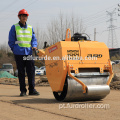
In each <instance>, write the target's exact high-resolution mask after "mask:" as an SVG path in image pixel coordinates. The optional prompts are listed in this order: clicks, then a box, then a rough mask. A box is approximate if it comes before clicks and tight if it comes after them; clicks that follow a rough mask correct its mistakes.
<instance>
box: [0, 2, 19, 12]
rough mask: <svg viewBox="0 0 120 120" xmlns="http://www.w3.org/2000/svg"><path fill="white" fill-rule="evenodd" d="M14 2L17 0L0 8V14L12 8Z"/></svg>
mask: <svg viewBox="0 0 120 120" xmlns="http://www.w3.org/2000/svg"><path fill="white" fill-rule="evenodd" d="M16 2H17V0H14V1H13V2H11V3H10V4H8V5H7V6H6V7H5V8H2V9H1V10H0V12H2V11H5V10H7V9H8V8H10V7H11V6H13V5H14V4H15V3H16Z"/></svg>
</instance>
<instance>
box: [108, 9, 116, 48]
mask: <svg viewBox="0 0 120 120" xmlns="http://www.w3.org/2000/svg"><path fill="white" fill-rule="evenodd" d="M115 10H116V9H114V10H113V11H112V12H108V11H106V12H107V14H108V15H109V16H110V19H109V20H108V21H107V22H110V25H109V27H108V29H109V35H108V47H109V48H116V47H118V43H117V39H116V33H115V27H116V26H114V25H113V21H114V20H115V19H114V18H113V16H114V14H115Z"/></svg>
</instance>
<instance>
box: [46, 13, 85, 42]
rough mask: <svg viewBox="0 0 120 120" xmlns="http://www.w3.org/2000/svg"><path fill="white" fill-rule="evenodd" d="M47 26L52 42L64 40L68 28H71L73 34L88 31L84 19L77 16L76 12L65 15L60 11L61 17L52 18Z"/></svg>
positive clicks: (49, 38)
mask: <svg viewBox="0 0 120 120" xmlns="http://www.w3.org/2000/svg"><path fill="white" fill-rule="evenodd" d="M47 27H48V32H47V36H48V40H49V43H50V44H54V43H56V42H58V41H61V40H64V39H65V34H66V30H67V28H70V29H71V34H72V35H73V34H74V33H76V32H79V33H84V32H85V31H86V27H85V26H84V24H83V21H82V19H79V18H78V17H77V18H76V17H75V15H74V14H72V15H71V16H69V17H68V16H66V17H65V16H64V15H63V14H62V13H60V14H59V17H58V18H57V19H53V20H51V22H50V23H49V25H48V26H47Z"/></svg>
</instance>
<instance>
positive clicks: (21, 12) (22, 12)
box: [18, 9, 29, 16]
mask: <svg viewBox="0 0 120 120" xmlns="http://www.w3.org/2000/svg"><path fill="white" fill-rule="evenodd" d="M21 14H26V15H27V16H29V14H28V12H27V11H26V10H25V9H22V10H20V11H19V13H18V16H19V15H21Z"/></svg>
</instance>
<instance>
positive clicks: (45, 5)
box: [0, 0, 120, 48]
mask: <svg viewBox="0 0 120 120" xmlns="http://www.w3.org/2000/svg"><path fill="white" fill-rule="evenodd" d="M118 4H120V0H1V2H0V5H1V7H0V38H1V40H0V45H2V44H6V45H7V43H8V34H9V30H10V28H11V26H12V25H13V24H15V23H17V22H18V21H19V19H18V17H17V15H18V12H19V10H21V9H26V10H27V11H28V13H29V17H28V21H27V23H28V24H30V25H32V26H33V29H35V28H36V27H39V28H40V29H42V30H43V31H46V32H47V30H46V29H47V25H48V23H49V22H50V21H51V20H53V19H55V18H57V17H58V16H59V13H62V14H63V15H66V16H70V15H71V14H72V13H73V14H74V15H75V17H78V18H80V19H82V20H83V24H84V25H85V26H86V33H87V34H88V35H89V36H90V38H91V40H94V28H96V40H97V41H99V42H104V43H105V44H106V45H108V43H110V42H109V41H108V38H109V37H108V34H109V31H108V27H109V26H110V22H109V19H110V15H107V12H106V11H108V12H109V13H110V12H112V11H113V10H114V9H115V8H116V10H115V14H114V16H113V18H114V21H113V25H114V26H116V27H115V29H114V30H115V31H114V32H115V33H116V34H114V35H116V37H114V38H115V39H114V43H115V44H114V47H116V48H120V40H119V39H120V28H119V27H120V16H118V14H120V11H118V9H120V7H119V6H118ZM107 21H108V22H107ZM65 32H66V31H65ZM109 40H110V39H109Z"/></svg>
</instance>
